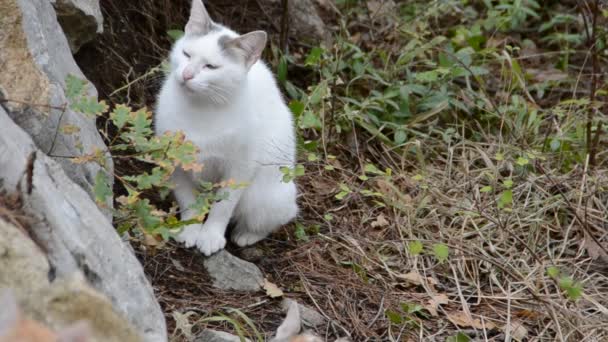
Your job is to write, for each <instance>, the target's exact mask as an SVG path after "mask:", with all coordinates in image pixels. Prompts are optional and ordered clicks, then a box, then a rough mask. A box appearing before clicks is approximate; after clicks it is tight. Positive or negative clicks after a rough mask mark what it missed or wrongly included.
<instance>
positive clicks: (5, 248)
mask: <svg viewBox="0 0 608 342" xmlns="http://www.w3.org/2000/svg"><path fill="white" fill-rule="evenodd" d="M50 272H51V268H50V265H49V262H48V261H47V259H46V257H45V255H44V252H43V251H42V249H41V248H40V247H39V246H37V245H36V244H35V243H34V242H33V241H32V240H31V239H30V238H29V237H28V235H27V233H26V232H25V231H24V230H23V229H21V228H18V227H16V226H14V225H12V224H9V223H7V222H6V221H4V220H3V219H0V297H2V296H3V295H5V291H11V292H12V293H13V294H14V295H16V297H17V300H18V302H19V304H20V305H19V306H20V309H21V311H22V312H23V315H24V316H25V317H26V318H28V319H33V320H36V321H39V322H41V323H43V324H45V325H46V326H48V327H49V328H51V329H53V330H55V331H57V330H59V329H61V328H64V327H66V326H67V325H70V324H73V323H74V322H77V321H80V320H84V321H86V322H87V324H88V326H89V327H90V330H91V336H90V337H91V339H90V340H89V341H90V342H137V341H141V340H142V339H141V337H140V336H138V334H137V332H136V331H135V329H133V327H132V326H131V325H130V324H129V323H127V322H126V321H125V319H124V318H123V317H122V316H121V315H120V314H118V313H116V312H115V311H114V309H113V308H112V304H110V302H109V301H108V300H107V299H106V298H105V297H104V296H103V295H101V294H99V293H98V292H96V291H95V290H93V289H92V288H91V287H89V286H88V285H87V284H86V282H85V280H84V278H83V277H82V276H81V275H80V274H78V273H76V274H74V275H73V276H71V277H66V278H63V279H61V280H56V281H53V282H51V281H49V274H50ZM0 337H1V336H0Z"/></svg>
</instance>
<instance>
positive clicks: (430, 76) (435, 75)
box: [416, 70, 439, 82]
mask: <svg viewBox="0 0 608 342" xmlns="http://www.w3.org/2000/svg"><path fill="white" fill-rule="evenodd" d="M437 79H439V72H438V71H437V70H431V71H424V72H419V73H416V80H417V81H420V82H435V81H437Z"/></svg>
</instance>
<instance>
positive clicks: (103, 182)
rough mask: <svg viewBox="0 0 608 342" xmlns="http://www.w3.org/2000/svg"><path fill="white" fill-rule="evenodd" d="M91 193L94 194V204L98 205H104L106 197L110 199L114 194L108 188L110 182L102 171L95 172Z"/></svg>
mask: <svg viewBox="0 0 608 342" xmlns="http://www.w3.org/2000/svg"><path fill="white" fill-rule="evenodd" d="M93 193H94V194H95V202H97V204H99V205H102V206H104V205H106V200H107V198H108V197H112V196H113V195H114V193H113V192H112V188H111V187H110V181H109V179H108V176H106V173H105V172H104V171H99V172H97V175H95V185H94V186H93Z"/></svg>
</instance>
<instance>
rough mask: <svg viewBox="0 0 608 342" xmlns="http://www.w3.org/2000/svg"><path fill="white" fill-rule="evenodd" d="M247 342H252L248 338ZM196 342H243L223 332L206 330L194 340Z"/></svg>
mask: <svg viewBox="0 0 608 342" xmlns="http://www.w3.org/2000/svg"><path fill="white" fill-rule="evenodd" d="M245 341H246V342H250V340H249V339H247V338H246V339H245ZM194 342H241V339H240V338H239V337H238V336H235V335H232V334H229V333H226V332H223V331H217V330H211V329H205V330H203V332H202V333H200V334H199V335H198V336H197V337H196V338H195V339H194Z"/></svg>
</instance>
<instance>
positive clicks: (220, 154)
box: [155, 0, 298, 255]
mask: <svg viewBox="0 0 608 342" xmlns="http://www.w3.org/2000/svg"><path fill="white" fill-rule="evenodd" d="M197 2H200V0H194V4H193V11H195V10H197V8H198V9H199V10H200V8H201V6H202V3H197ZM202 16H203V19H202V20H210V19H209V18H208V15H206V12H205V14H204V15H202ZM195 17H196V18H197V19H196V20H201V19H200V18H199V17H201V15H196V16H191V19H190V21H192V20H193V19H192V18H195ZM199 24H200V23H199ZM190 27H204V25H202V24H201V25H198V26H197V25H191V26H190ZM186 31H187V33H186V36H185V37H183V38H181V39H180V40H178V41H177V42H176V43H175V45H174V47H173V49H172V51H171V55H170V63H171V73H170V75H168V77H167V79H166V80H165V83H164V85H163V87H162V90H161V92H160V95H159V97H158V103H157V108H156V118H155V121H156V122H155V124H156V133H157V134H158V135H160V134H163V133H164V132H165V131H178V130H181V131H183V132H184V133H185V135H186V138H187V139H189V140H191V141H193V142H194V143H195V144H196V145H197V146H198V147H199V148H200V156H199V158H200V160H199V161H200V162H202V163H203V165H204V166H203V172H202V173H199V174H193V173H192V172H184V171H183V170H178V171H176V173H175V175H174V178H173V181H174V182H175V184H176V188H175V190H174V193H175V197H176V199H177V201H178V204H179V206H180V209H181V212H182V219H190V218H192V217H193V213H192V212H191V210H189V209H188V208H189V207H190V206H191V205H192V204H193V203H194V201H195V195H194V191H195V187H196V184H197V182H198V181H200V180H204V181H210V182H218V181H222V180H228V179H232V180H234V181H236V182H239V183H241V182H245V183H247V184H249V185H248V186H247V187H246V188H244V189H227V190H226V192H227V193H228V199H226V200H222V201H220V202H217V203H215V204H214V205H213V206H212V207H211V210H210V212H209V215H208V217H207V219H206V221H205V222H204V224H194V225H190V226H187V227H185V228H184V230H183V231H182V232H181V233H180V234H179V235H178V237H177V240H178V241H180V242H183V243H184V244H185V245H186V247H192V246H196V247H197V248H198V249H199V250H200V251H201V252H202V253H203V254H205V255H211V254H213V253H215V252H217V251H218V250H220V249H222V248H224V246H225V244H226V239H225V238H224V234H225V230H226V226H227V225H228V223H229V222H230V220H231V218H232V219H234V220H235V221H236V222H237V225H236V228H235V230H234V233H233V234H232V240H233V241H234V242H235V243H236V244H237V245H239V246H246V245H250V244H253V243H255V242H257V241H259V240H261V239H263V238H264V237H266V236H267V235H268V234H269V233H270V232H272V231H273V230H275V229H277V228H278V227H279V226H281V225H283V224H285V223H287V222H289V221H290V220H292V219H293V218H294V217H295V216H296V214H297V211H298V208H297V204H296V186H295V184H294V183H293V182H289V183H284V182H282V173H281V172H280V170H279V168H280V167H281V166H288V167H292V166H293V165H294V162H295V138H294V128H293V120H292V117H291V113H290V111H289V109H288V108H287V106H286V105H285V103H284V101H283V98H282V96H281V93H280V91H279V89H278V87H277V85H276V83H275V80H274V77H273V75H272V73H271V71H270V70H269V69H268V68H267V67H266V65H264V63H263V62H262V61H259V60H257V58H258V57H256V56H255V55H251V56H249V57H251V58H254V59H255V60H256V62H255V63H253V64H252V65H251V63H248V62H247V60H244V61H239V60H238V59H236V58H232V57H229V56H227V55H226V54H227V53H226V51H223V50H222V48H221V46H220V44H219V43H218V39H220V38H221V37H225V36H228V37H231V38H237V37H239V35H238V34H237V33H235V32H233V31H231V30H229V29H227V28H225V27H221V26H219V25H216V24H214V29H213V30H211V31H210V32H205V34H204V35H201V34H200V32H196V34H189V33H188V28H187V30H186ZM256 34H257V35H256ZM261 34H262V33H260V32H259V31H257V32H255V33H253V35H255V38H256V40H251V42H252V44H258V43H259V41H260V37H262V38H263V40H264V41H263V42H262V44H263V43H265V34H263V36H262V35H261ZM249 35H252V34H251V33H250V34H248V35H247V36H249ZM241 37H244V36H241ZM245 38H247V37H245ZM224 39H225V38H224ZM257 47H258V48H259V49H258V50H259V51H261V49H262V48H263V45H262V46H259V44H258V46H257ZM184 51H185V52H186V53H187V54H188V55H189V56H190V57H187V56H186V55H185V54H184ZM259 51H258V52H259ZM245 59H247V57H245ZM250 60H251V59H249V61H250ZM208 65H211V66H213V67H214V68H211V67H208ZM215 67H217V68H215ZM184 73H185V74H186V75H188V76H193V78H192V79H189V80H186V81H185V80H184Z"/></svg>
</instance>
